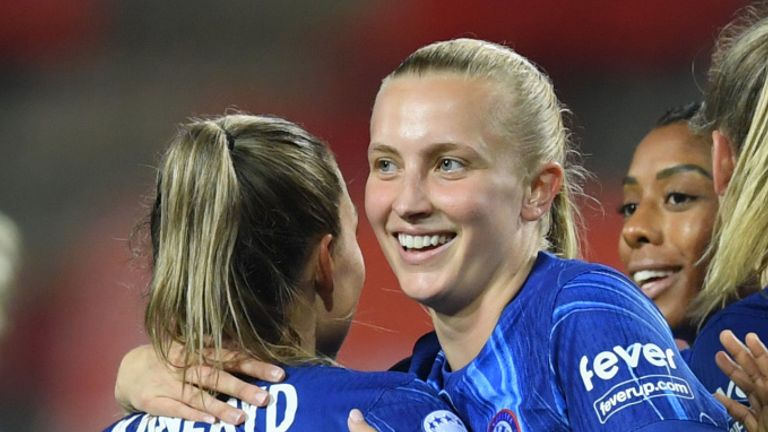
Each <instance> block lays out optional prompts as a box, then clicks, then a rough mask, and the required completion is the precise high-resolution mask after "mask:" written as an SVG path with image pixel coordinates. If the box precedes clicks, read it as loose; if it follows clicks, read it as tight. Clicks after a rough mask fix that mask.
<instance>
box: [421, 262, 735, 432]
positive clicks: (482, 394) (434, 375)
mask: <svg viewBox="0 0 768 432" xmlns="http://www.w3.org/2000/svg"><path fill="white" fill-rule="evenodd" d="M417 350H418V346H417ZM419 356H420V353H419V352H416V353H414V357H413V358H414V359H416V358H418V357H419ZM422 357H424V358H428V357H429V355H425V356H422ZM411 366H412V370H416V369H418V368H419V364H414V362H413V361H412V364H411ZM428 383H429V384H430V385H431V386H433V387H434V388H435V389H436V390H438V391H441V394H443V395H444V396H446V397H447V398H449V400H450V401H451V403H452V404H453V406H454V407H455V408H456V412H457V413H459V415H460V416H461V417H462V420H464V423H465V424H466V425H467V426H468V427H469V428H470V429H472V430H475V431H486V430H494V428H496V427H498V428H499V430H505V431H600V430H606V431H607V430H611V431H616V430H622V431H635V430H641V429H642V428H646V427H650V426H652V425H659V427H661V425H663V424H664V423H665V422H667V421H671V420H678V421H677V422H675V423H676V424H677V425H678V429H679V430H697V429H694V427H696V426H697V425H714V426H715V427H716V428H718V429H719V430H726V429H727V427H728V416H727V414H726V412H725V410H724V409H723V408H722V406H721V405H720V404H719V403H718V402H717V401H716V400H715V399H714V398H713V397H712V396H711V395H710V394H709V393H708V392H707V390H706V389H705V388H704V387H703V386H702V385H701V384H700V383H699V382H698V381H697V380H696V379H695V378H694V376H693V373H692V372H691V370H690V369H689V368H688V367H687V365H686V364H685V362H684V361H683V360H682V358H681V357H680V353H679V351H678V350H677V348H676V346H675V343H674V340H673V338H672V334H671V332H670V330H669V327H668V326H667V324H666V322H665V321H664V318H663V317H662V316H661V314H660V313H659V312H658V309H656V308H655V307H654V306H653V304H652V303H651V302H650V301H649V300H648V299H647V298H646V297H645V296H644V295H643V294H642V293H641V292H640V290H638V289H637V288H636V287H635V286H634V285H633V284H632V283H631V282H630V281H629V280H627V279H626V278H625V277H624V276H623V275H621V274H620V273H618V272H616V271H615V270H612V269H610V268H607V267H604V266H599V265H595V264H587V263H584V262H581V261H575V260H563V259H560V258H557V257H555V256H552V255H550V254H547V253H540V254H539V257H538V259H537V261H536V264H535V265H534V268H533V270H532V272H531V274H530V275H529V277H528V279H527V280H526V282H525V283H524V285H523V286H522V287H521V290H520V291H519V293H518V294H517V296H516V297H515V298H514V299H513V300H512V301H511V302H510V303H509V304H508V305H507V306H506V307H505V309H504V311H503V313H502V316H501V317H500V319H499V322H498V323H497V325H496V327H495V329H494V332H493V334H492V335H491V337H490V339H489V340H488V341H487V342H486V344H485V346H484V347H483V349H482V350H481V351H480V353H479V354H478V356H477V357H476V358H475V359H474V360H473V361H472V362H470V363H469V364H468V365H467V366H466V367H464V368H462V369H461V370H458V371H451V369H450V367H449V365H448V364H447V362H446V360H445V356H444V354H443V353H442V352H440V353H439V354H438V355H437V357H436V359H435V361H434V364H433V367H432V370H431V372H430V374H429V377H428ZM681 422H682V424H685V425H686V427H685V428H681V427H680V426H679V425H680V424H681ZM688 426H690V427H688ZM642 430H655V429H652V428H650V429H642Z"/></svg>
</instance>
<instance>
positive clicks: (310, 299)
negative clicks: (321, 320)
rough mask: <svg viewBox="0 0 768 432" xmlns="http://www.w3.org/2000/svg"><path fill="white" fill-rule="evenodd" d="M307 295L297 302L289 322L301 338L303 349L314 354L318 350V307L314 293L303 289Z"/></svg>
mask: <svg viewBox="0 0 768 432" xmlns="http://www.w3.org/2000/svg"><path fill="white" fill-rule="evenodd" d="M301 292H302V293H306V294H305V295H303V296H302V297H301V298H299V299H298V300H297V301H296V304H295V305H294V307H293V308H292V310H291V312H290V316H289V317H288V322H289V323H290V325H291V328H292V329H293V330H294V331H296V333H298V335H299V337H300V338H301V349H302V350H304V351H305V352H307V353H312V354H314V353H315V351H316V350H317V341H316V338H317V320H318V317H317V307H316V304H315V303H316V298H315V296H314V295H313V294H314V292H313V291H312V290H310V289H303V288H302V289H301Z"/></svg>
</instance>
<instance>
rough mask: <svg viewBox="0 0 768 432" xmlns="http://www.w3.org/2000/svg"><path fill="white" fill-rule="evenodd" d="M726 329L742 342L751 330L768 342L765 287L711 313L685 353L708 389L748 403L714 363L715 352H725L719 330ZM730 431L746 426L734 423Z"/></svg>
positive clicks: (767, 305)
mask: <svg viewBox="0 0 768 432" xmlns="http://www.w3.org/2000/svg"><path fill="white" fill-rule="evenodd" d="M726 329H729V330H731V331H733V333H734V334H735V335H736V336H737V337H738V338H739V339H741V340H742V341H743V340H744V336H746V335H747V333H750V332H753V333H757V335H758V336H760V338H761V339H762V340H764V341H768V288H765V289H763V290H762V291H759V292H756V293H754V294H752V295H750V296H749V297H746V298H744V299H742V300H740V301H738V302H736V303H733V304H730V305H728V306H727V307H725V308H724V309H722V310H720V311H718V312H716V313H714V314H713V315H712V316H711V317H710V318H709V319H708V320H707V322H706V323H705V324H704V327H702V329H701V331H700V332H699V335H698V336H697V337H696V339H695V340H694V342H693V345H692V346H691V348H690V349H689V350H686V351H687V352H686V353H685V354H686V358H687V361H688V366H690V368H691V370H692V371H693V373H694V374H696V376H697V377H698V378H699V380H700V381H701V382H702V384H704V387H706V388H707V390H709V391H710V392H711V393H722V394H724V395H726V396H728V397H729V398H731V399H735V400H737V401H739V402H741V403H744V404H748V401H747V397H746V395H745V394H744V392H743V391H742V390H741V389H740V388H738V387H737V386H736V384H734V383H733V381H731V380H730V378H728V377H727V376H726V375H725V374H724V373H723V372H722V371H721V370H720V368H718V367H717V364H715V353H716V352H718V351H725V348H723V345H722V344H721V343H720V332H721V331H723V330H726ZM732 430H735V431H741V430H746V429H745V428H744V427H743V426H742V425H740V424H737V425H735V426H734V427H733V428H732Z"/></svg>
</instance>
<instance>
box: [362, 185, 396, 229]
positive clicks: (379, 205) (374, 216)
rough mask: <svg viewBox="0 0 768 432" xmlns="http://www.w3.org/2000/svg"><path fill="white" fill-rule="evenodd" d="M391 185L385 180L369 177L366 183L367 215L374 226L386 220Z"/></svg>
mask: <svg viewBox="0 0 768 432" xmlns="http://www.w3.org/2000/svg"><path fill="white" fill-rule="evenodd" d="M389 189H391V188H389V187H387V186H386V184H385V183H384V182H381V181H378V180H375V179H368V182H366V184H365V215H366V217H367V218H368V221H369V222H370V223H371V225H372V226H373V228H374V229H375V228H377V227H378V225H379V224H381V223H383V222H384V221H385V220H386V213H387V208H388V207H389V205H388V204H387V203H388V202H391V200H390V191H389Z"/></svg>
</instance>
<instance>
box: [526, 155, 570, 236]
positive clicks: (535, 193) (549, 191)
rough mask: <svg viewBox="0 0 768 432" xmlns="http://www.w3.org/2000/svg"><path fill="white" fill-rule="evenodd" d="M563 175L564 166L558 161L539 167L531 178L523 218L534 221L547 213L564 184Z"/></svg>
mask: <svg viewBox="0 0 768 432" xmlns="http://www.w3.org/2000/svg"><path fill="white" fill-rule="evenodd" d="M563 175H564V174H563V167H562V166H560V164H559V163H557V162H547V163H545V164H544V165H542V166H541V167H540V168H539V171H538V172H537V173H536V174H535V175H534V176H533V178H531V183H530V190H529V193H528V196H527V197H526V198H525V201H524V202H523V208H522V210H521V214H522V216H523V219H525V220H527V221H531V222H533V221H537V220H539V219H541V217H542V216H543V215H545V214H547V212H548V211H549V209H550V207H552V201H554V200H555V197H556V196H557V194H558V193H559V192H560V187H561V186H562V185H563Z"/></svg>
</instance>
